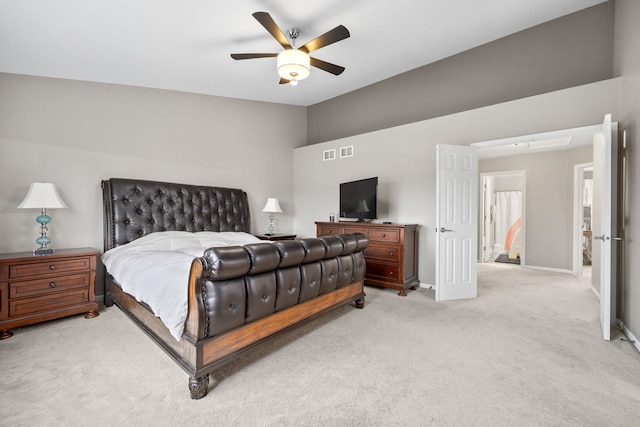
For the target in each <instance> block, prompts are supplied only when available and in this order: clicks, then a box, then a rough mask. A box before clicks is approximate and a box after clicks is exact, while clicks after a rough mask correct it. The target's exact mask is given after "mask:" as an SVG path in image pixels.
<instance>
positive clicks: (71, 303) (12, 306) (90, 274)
mask: <svg viewBox="0 0 640 427" xmlns="http://www.w3.org/2000/svg"><path fill="white" fill-rule="evenodd" d="M99 254H100V252H99V251H98V250H96V249H92V248H77V249H59V250H56V251H55V252H54V253H53V254H51V255H40V256H34V255H33V254H32V253H31V252H15V253H5V254H0V339H6V338H9V337H11V336H12V335H13V333H12V332H10V331H9V329H11V328H17V327H20V326H25V325H31V324H34V323H39V322H44V321H47V320H52V319H58V318H60V317H65V316H70V315H73V314H80V313H85V317H86V318H88V319H90V318H93V317H96V316H98V311H97V310H98V304H97V303H96V302H95V288H94V286H95V278H96V263H97V258H98V255H99Z"/></svg>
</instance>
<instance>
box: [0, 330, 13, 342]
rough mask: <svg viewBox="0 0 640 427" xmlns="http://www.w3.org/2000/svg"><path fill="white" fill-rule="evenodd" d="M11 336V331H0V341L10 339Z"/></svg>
mask: <svg viewBox="0 0 640 427" xmlns="http://www.w3.org/2000/svg"><path fill="white" fill-rule="evenodd" d="M12 336H13V332H11V331H0V340H6V339H7V338H11V337H12Z"/></svg>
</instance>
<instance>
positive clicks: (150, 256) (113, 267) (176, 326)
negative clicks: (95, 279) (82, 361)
mask: <svg viewBox="0 0 640 427" xmlns="http://www.w3.org/2000/svg"><path fill="white" fill-rule="evenodd" d="M260 241H261V240H260V239H258V238H257V237H255V236H252V235H251V234H248V233H237V232H221V233H215V232H209V231H203V232H199V233H190V232H186V231H163V232H159V233H152V234H148V235H146V236H144V237H141V238H139V239H136V240H134V241H133V242H131V243H127V244H126V245H122V246H118V247H116V248H113V249H111V250H109V251H107V252H105V253H104V254H103V255H102V262H103V263H104V265H105V267H106V268H107V271H108V272H109V273H110V274H111V275H112V276H113V278H114V279H115V280H116V282H118V283H119V284H120V286H122V290H123V291H125V292H126V293H128V294H130V295H132V296H134V297H135V298H136V299H137V300H138V301H142V302H144V303H145V304H147V305H148V306H149V307H150V308H151V310H153V313H154V314H155V315H156V316H157V317H159V318H160V320H162V322H163V323H164V324H165V325H166V326H167V328H168V329H169V331H170V332H171V335H173V336H174V337H175V338H176V339H177V340H179V339H180V336H181V335H182V332H183V330H184V323H185V320H186V319H187V281H188V279H189V269H190V267H191V262H192V261H193V259H194V258H197V257H201V256H202V255H203V254H204V250H205V249H206V248H210V247H213V246H242V245H244V244H247V243H255V242H260Z"/></svg>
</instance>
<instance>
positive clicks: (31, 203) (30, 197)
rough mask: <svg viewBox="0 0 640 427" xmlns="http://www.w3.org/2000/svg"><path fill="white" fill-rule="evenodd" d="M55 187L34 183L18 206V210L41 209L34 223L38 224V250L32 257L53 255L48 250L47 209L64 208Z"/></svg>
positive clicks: (50, 249)
mask: <svg viewBox="0 0 640 427" xmlns="http://www.w3.org/2000/svg"><path fill="white" fill-rule="evenodd" d="M66 207H67V205H65V204H64V202H63V201H62V199H61V198H60V196H59V195H58V191H57V190H56V186H55V185H54V184H51V183H48V182H34V183H32V184H31V187H29V192H28V193H27V197H25V198H24V200H23V201H22V203H20V204H19V205H18V208H19V209H42V212H41V213H40V215H39V216H38V217H36V222H37V223H38V224H40V237H38V238H37V239H36V243H37V244H39V245H40V247H39V248H37V249H35V250H34V251H33V254H34V255H47V254H52V253H53V248H48V247H47V245H48V244H49V243H51V238H50V237H49V236H47V233H48V232H49V229H48V228H47V224H49V223H50V222H51V217H50V216H49V215H47V209H58V208H66Z"/></svg>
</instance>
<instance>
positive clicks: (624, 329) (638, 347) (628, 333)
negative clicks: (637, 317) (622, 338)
mask: <svg viewBox="0 0 640 427" xmlns="http://www.w3.org/2000/svg"><path fill="white" fill-rule="evenodd" d="M620 327H621V328H622V332H624V334H625V335H626V336H627V338H629V341H630V342H631V344H633V346H634V347H635V348H636V350H638V351H640V342H638V339H637V338H636V337H635V335H633V334H632V333H631V331H630V330H629V328H627V325H625V324H624V323H622V322H620Z"/></svg>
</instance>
